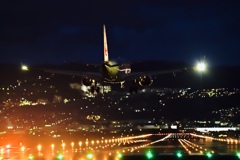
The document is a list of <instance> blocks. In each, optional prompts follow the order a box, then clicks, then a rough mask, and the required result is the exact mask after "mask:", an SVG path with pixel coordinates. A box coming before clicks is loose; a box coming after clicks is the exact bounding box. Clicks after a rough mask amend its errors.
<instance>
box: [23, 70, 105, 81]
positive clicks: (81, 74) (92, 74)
mask: <svg viewBox="0 0 240 160" xmlns="http://www.w3.org/2000/svg"><path fill="white" fill-rule="evenodd" d="M26 67H27V66H22V70H38V71H42V72H46V73H52V74H60V75H70V76H79V77H84V78H85V77H87V78H90V79H94V80H96V81H98V82H102V81H103V78H102V76H101V74H100V73H96V72H82V71H71V70H57V69H44V68H29V67H27V68H26Z"/></svg>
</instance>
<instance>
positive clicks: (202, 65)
mask: <svg viewBox="0 0 240 160" xmlns="http://www.w3.org/2000/svg"><path fill="white" fill-rule="evenodd" d="M196 69H197V70H198V71H199V72H204V71H205V70H206V64H205V63H204V62H199V63H198V64H197V66H196Z"/></svg>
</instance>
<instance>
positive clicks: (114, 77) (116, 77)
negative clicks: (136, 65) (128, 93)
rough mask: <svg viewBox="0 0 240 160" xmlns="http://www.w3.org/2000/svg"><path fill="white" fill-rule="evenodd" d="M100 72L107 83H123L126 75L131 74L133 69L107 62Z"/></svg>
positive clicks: (128, 66) (126, 65)
mask: <svg viewBox="0 0 240 160" xmlns="http://www.w3.org/2000/svg"><path fill="white" fill-rule="evenodd" d="M100 72H101V74H102V77H103V81H104V82H105V83H123V82H124V81H125V77H126V75H127V74H130V73H131V68H130V65H129V64H118V63H117V62H115V61H107V62H104V63H103V64H102V67H101V68H100Z"/></svg>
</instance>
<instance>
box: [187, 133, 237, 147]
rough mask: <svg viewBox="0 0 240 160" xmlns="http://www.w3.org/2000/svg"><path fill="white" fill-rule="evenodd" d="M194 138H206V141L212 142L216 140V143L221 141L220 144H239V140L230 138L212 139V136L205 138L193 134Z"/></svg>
mask: <svg viewBox="0 0 240 160" xmlns="http://www.w3.org/2000/svg"><path fill="white" fill-rule="evenodd" d="M191 135H192V136H195V137H199V138H205V139H210V140H215V141H220V142H227V143H231V144H233V143H235V144H238V140H237V139H230V138H226V139H224V138H213V137H210V136H204V135H197V134H193V133H191Z"/></svg>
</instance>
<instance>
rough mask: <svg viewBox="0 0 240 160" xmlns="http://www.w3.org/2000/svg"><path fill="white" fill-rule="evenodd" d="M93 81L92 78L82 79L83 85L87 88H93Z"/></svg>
mask: <svg viewBox="0 0 240 160" xmlns="http://www.w3.org/2000/svg"><path fill="white" fill-rule="evenodd" d="M93 81H94V80H93V79H90V78H87V77H86V78H83V79H82V83H83V84H84V85H85V86H91V85H92V84H93Z"/></svg>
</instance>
